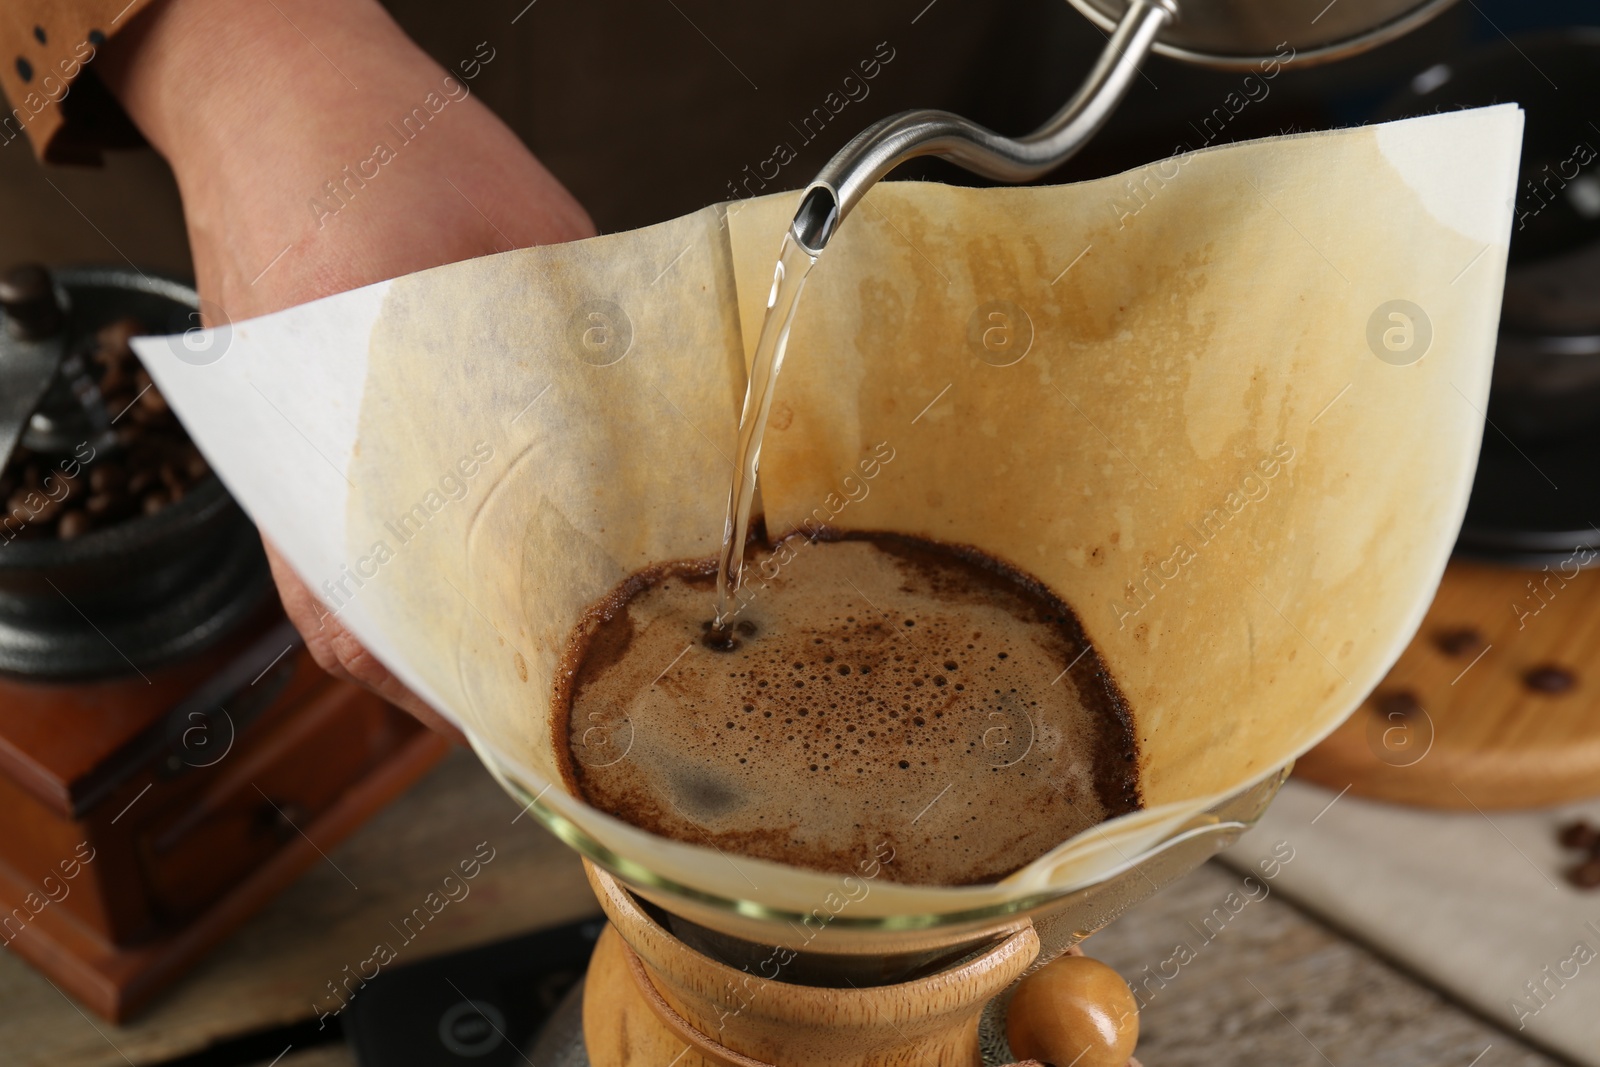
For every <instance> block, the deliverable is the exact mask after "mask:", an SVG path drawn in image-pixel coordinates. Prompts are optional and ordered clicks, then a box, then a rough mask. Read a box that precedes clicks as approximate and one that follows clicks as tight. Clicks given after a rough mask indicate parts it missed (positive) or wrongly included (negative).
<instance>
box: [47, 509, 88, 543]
mask: <svg viewBox="0 0 1600 1067" xmlns="http://www.w3.org/2000/svg"><path fill="white" fill-rule="evenodd" d="M90 525H91V523H90V522H89V516H88V515H86V514H85V513H83V512H82V511H77V510H73V511H68V512H66V513H65V514H63V515H62V516H61V521H59V522H57V523H56V536H58V537H60V538H61V540H63V541H71V540H73V539H74V538H78V537H82V536H83V535H84V534H86V533H88V532H89V528H90Z"/></svg>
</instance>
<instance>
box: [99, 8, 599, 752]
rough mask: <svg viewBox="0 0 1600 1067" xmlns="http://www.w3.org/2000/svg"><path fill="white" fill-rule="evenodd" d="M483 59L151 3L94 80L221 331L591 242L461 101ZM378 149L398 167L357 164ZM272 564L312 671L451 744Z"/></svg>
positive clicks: (385, 38) (536, 169)
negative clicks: (177, 235) (125, 126)
mask: <svg viewBox="0 0 1600 1067" xmlns="http://www.w3.org/2000/svg"><path fill="white" fill-rule="evenodd" d="M302 31H303V32H302ZM477 53H478V54H475V55H471V56H463V57H461V59H462V61H463V66H461V67H459V68H458V69H456V70H453V71H449V72H447V71H445V70H444V69H443V68H441V67H439V66H438V65H437V64H436V63H434V62H433V61H432V60H431V59H429V58H428V57H427V56H426V55H425V54H423V52H422V51H421V49H419V48H418V47H417V46H416V45H415V44H413V43H412V42H411V41H410V40H409V39H408V38H407V37H406V36H405V34H404V33H402V32H401V30H400V28H399V27H398V26H396V25H395V24H394V22H393V21H392V20H391V19H390V18H389V16H388V14H387V13H385V12H384V11H383V9H382V8H381V7H380V6H379V5H378V3H377V2H376V0H343V2H339V3H327V2H326V0H273V2H272V3H259V2H251V0H231V2H222V0H164V2H162V3H158V4H156V5H154V6H153V7H152V8H150V9H147V10H145V11H143V12H141V13H140V14H139V15H138V16H137V17H136V18H135V20H134V22H133V23H132V24H131V25H130V26H128V27H127V28H126V29H125V30H124V31H123V32H122V33H120V34H118V35H117V36H116V37H115V38H113V39H112V40H111V41H109V42H108V43H107V44H106V45H105V46H104V48H103V49H102V52H101V55H100V56H99V58H98V59H97V60H96V66H97V68H98V69H99V71H100V74H101V77H102V78H103V80H104V81H105V82H106V84H107V86H108V87H109V88H110V89H111V91H112V92H113V93H115V94H116V95H117V97H118V98H119V99H120V100H121V101H122V103H123V106H124V107H125V108H126V109H127V111H128V114H129V115H130V116H131V117H132V118H133V120H134V122H136V123H137V124H138V125H139V127H140V129H141V130H143V131H144V134H145V136H146V137H147V138H148V139H149V141H150V143H151V144H152V145H154V146H155V147H156V149H157V150H158V151H160V152H161V154H162V155H164V156H165V157H166V159H167V161H168V162H169V163H170V164H171V166H172V169H173V173H174V174H175V175H176V176H177V180H178V188H179V190H180V191H181V193H182V195H183V206H184V218H185V221H186V223H187V225H188V231H189V244H190V247H191V249H192V252H193V255H194V264H195V275H196V279H197V283H198V289H199V292H200V297H201V301H202V306H203V308H202V311H203V314H205V315H207V316H208V317H209V318H217V317H219V316H225V317H226V319H227V320H229V321H233V320H239V319H246V318H250V317H252V316H255V315H262V314H265V313H267V312H270V311H277V310H279V309H281V308H285V307H289V306H291V305H294V304H300V303H304V302H306V301H308V300H314V299H316V298H318V297H322V296H327V295H329V294H332V293H339V292H344V291H345V290H347V289H354V288H357V287H359V286H362V285H367V284H370V283H372V282H377V281H382V280H384V279H386V278H393V277H397V276H399V275H403V274H409V273H411V272H413V271H417V270H422V269H424V268H427V267H433V266H438V265H439V264H442V263H453V262H456V261H457V260H462V259H469V258H472V257H474V256H481V255H487V254H489V253H492V252H503V251H508V250H510V249H512V248H522V247H526V246H529V245H536V244H551V243H556V242H561V241H571V240H576V239H578V238H582V237H588V236H591V235H593V233H594V225H593V223H591V222H590V221H589V217H588V215H587V214H586V213H585V212H584V210H583V208H582V207H580V206H579V205H578V203H577V201H575V200H574V199H573V198H572V196H571V195H570V194H569V193H567V191H566V190H565V189H563V188H562V187H561V185H560V183H559V182H557V181H556V179H555V178H554V177H553V176H551V174H550V172H549V171H547V170H545V169H544V167H543V166H541V165H540V163H539V161H538V160H537V159H535V158H534V157H533V155H532V154H531V153H529V152H528V150H527V149H526V148H525V147H524V146H523V145H522V143H521V142H520V141H518V140H517V138H516V135H514V134H513V133H512V132H511V131H510V130H509V129H507V128H506V126H505V125H504V124H503V123H501V122H500V120H499V119H497V118H496V117H495V116H494V115H493V114H492V113H491V112H490V111H489V109H488V108H486V107H485V106H483V105H482V104H481V103H479V101H478V99H477V97H476V96H473V95H470V93H471V88H472V81H471V79H470V78H469V77H468V74H469V73H474V74H475V73H477V72H479V71H481V69H482V66H483V63H484V57H485V56H488V57H490V58H489V62H491V63H492V62H493V61H494V59H495V58H498V57H499V52H498V49H497V48H496V43H495V42H494V41H486V42H485V44H484V45H483V46H480V47H479V49H478V50H477ZM500 61H501V62H506V61H507V60H506V59H504V58H501V59H500ZM430 94H432V99H431V100H430V99H429V97H430ZM439 101H444V103H443V106H442V107H441V106H440V104H439ZM430 104H431V106H429V105H430ZM415 108H424V114H426V115H427V116H428V121H427V122H426V123H425V124H424V125H422V126H421V132H420V133H416V134H414V135H413V137H412V139H409V140H404V139H402V136H401V135H400V133H398V132H397V130H396V127H397V126H399V124H400V122H401V120H402V118H403V117H404V116H407V115H410V114H411V113H412V111H413V109H415ZM435 109H437V110H436V111H435ZM391 123H393V124H394V125H393V126H391ZM380 142H382V143H384V144H386V145H387V146H388V148H389V149H390V155H391V158H390V159H389V160H388V161H387V162H385V163H381V164H376V163H371V162H368V161H370V160H373V159H374V149H375V146H376V145H377V144H379V143H380ZM346 168H348V170H347V169H346ZM374 170H376V171H377V173H376V174H375V175H374V174H373V171H374ZM351 175H354V180H352V178H351ZM330 182H331V183H334V184H333V186H332V187H330V186H329V184H328V183H330ZM317 205H320V207H319V206H317ZM267 555H268V559H269V560H270V562H271V564H272V573H273V577H274V579H275V580H276V581H277V583H278V592H279V594H280V596H281V597H282V599H283V604H284V609H285V611H286V612H287V613H288V615H289V618H290V619H291V620H293V622H294V624H295V626H296V628H298V629H299V631H300V633H301V634H302V635H303V636H304V637H305V640H306V645H307V647H308V648H309V649H310V650H311V653H312V655H313V656H314V657H315V658H316V661H317V663H318V664H319V665H321V666H322V667H323V669H325V670H327V671H328V672H329V673H331V674H334V675H335V676H338V677H342V678H346V679H349V680H353V681H356V682H359V683H361V684H363V685H365V686H367V687H368V688H370V689H372V690H374V691H375V692H377V693H378V694H379V695H380V696H382V697H384V698H385V699H387V700H389V701H391V702H392V703H394V704H396V705H398V706H400V707H402V708H404V709H405V710H407V711H409V712H411V713H412V714H414V715H416V716H417V717H418V718H420V719H422V720H423V721H424V722H427V723H428V724H429V725H430V726H433V727H435V728H436V729H441V730H443V731H444V732H446V733H450V734H452V735H453V736H455V737H457V738H458V739H459V738H460V734H459V731H456V730H455V729H454V728H453V727H451V726H450V725H449V724H448V723H447V722H445V720H443V719H442V718H441V717H440V716H439V715H438V714H437V713H435V712H434V711H433V710H432V709H430V708H429V707H428V706H427V705H426V704H424V703H423V701H422V700H421V699H420V698H418V697H417V696H416V695H415V694H413V693H412V692H410V691H409V690H408V689H406V688H405V687H404V686H403V685H401V684H400V683H399V681H397V680H396V679H395V678H394V676H393V675H392V674H390V673H389V671H388V669H387V668H386V667H384V666H383V664H381V663H379V662H378V661H377V660H376V659H375V658H373V656H372V655H371V653H369V652H368V651H367V650H366V649H365V648H363V647H362V646H361V644H360V642H358V641H357V640H356V639H355V638H354V637H353V636H352V635H351V634H350V633H349V632H348V631H347V630H345V629H344V628H343V627H342V626H341V625H340V624H339V621H338V619H337V618H336V617H335V616H334V615H332V614H331V613H330V612H328V611H327V610H326V609H324V608H322V607H321V606H320V605H319V603H318V601H317V600H316V598H315V596H314V595H313V594H312V593H311V591H310V590H309V589H308V588H307V587H306V585H305V584H304V583H303V582H302V581H301V580H300V578H299V577H298V576H297V575H296V574H295V573H294V571H293V570H292V569H291V568H290V567H289V565H288V564H287V563H286V562H285V561H284V559H283V558H282V557H281V556H280V555H279V554H278V553H277V552H276V551H274V550H273V548H272V546H271V545H270V544H268V545H267Z"/></svg>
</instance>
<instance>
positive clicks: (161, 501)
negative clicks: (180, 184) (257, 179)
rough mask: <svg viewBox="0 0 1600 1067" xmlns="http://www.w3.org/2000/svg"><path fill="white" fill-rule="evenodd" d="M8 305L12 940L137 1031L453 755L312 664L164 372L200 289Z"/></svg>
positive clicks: (6, 665)
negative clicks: (381, 811) (144, 362)
mask: <svg viewBox="0 0 1600 1067" xmlns="http://www.w3.org/2000/svg"><path fill="white" fill-rule="evenodd" d="M0 307H3V310H4V325H3V327H0V501H4V504H5V513H4V514H3V515H0V827H3V828H4V829H3V831H0V940H3V941H4V943H5V947H6V948H8V949H10V950H11V951H14V952H17V953H18V954H20V955H21V956H22V957H23V958H25V959H27V960H28V961H29V962H31V963H32V964H33V965H34V966H35V967H38V968H39V969H40V970H41V971H43V972H44V973H45V974H46V975H47V976H48V977H49V978H50V980H51V981H53V982H54V983H55V984H56V985H57V986H58V987H60V988H61V989H63V990H64V991H66V992H68V993H70V994H72V995H73V996H74V997H76V998H77V999H78V1000H79V1001H80V1002H81V1003H82V1004H84V1005H85V1006H87V1007H89V1008H90V1009H92V1010H94V1011H95V1012H97V1013H99V1014H100V1015H102V1016H104V1017H106V1018H108V1019H112V1020H114V1021H120V1020H122V1019H124V1018H126V1017H127V1016H128V1015H129V1014H130V1013H132V1012H134V1011H136V1010H137V1009H138V1008H139V1007H140V1006H141V1005H143V1004H144V1003H146V1002H147V1001H148V1000H149V999H150V998H151V997H152V996H154V995H155V994H156V993H157V992H158V991H159V990H160V989H161V988H162V987H164V986H165V985H166V984H168V983H170V982H171V981H172V980H173V979H175V978H176V977H177V976H178V975H179V974H181V973H182V972H183V970H185V969H186V968H187V967H189V966H191V965H192V964H193V963H194V962H195V961H197V960H198V959H199V958H200V956H201V955H202V954H203V953H204V952H205V951H207V950H208V949H209V948H210V947H211V946H213V945H215V944H216V943H217V942H218V941H220V940H221V939H222V938H223V937H224V936H225V935H226V934H227V933H228V932H229V931H231V930H232V929H234V928H235V927H236V926H238V925H239V924H240V923H241V922H243V921H244V920H245V919H246V918H248V917H249V915H250V914H251V913H253V912H254V911H255V910H256V909H258V908H260V907H261V906H262V905H264V904H265V903H266V902H267V901H268V900H270V899H271V898H272V896H273V895H274V894H275V893H277V892H278V891H280V890H281V889H283V888H284V887H286V886H287V885H288V884H289V883H290V882H292V881H293V880H294V879H295V878H296V877H298V876H299V874H300V873H301V872H302V871H303V870H305V869H306V868H307V867H308V866H310V865H311V864H312V863H315V862H317V861H318V853H317V851H316V849H317V847H318V846H319V845H320V847H322V848H329V847H331V846H332V843H333V842H334V841H336V840H338V839H339V838H340V837H342V836H343V835H345V834H347V833H349V832H350V831H351V830H352V829H354V828H355V826H357V825H358V824H359V823H360V822H361V821H362V820H363V819H364V818H366V817H367V816H368V815H370V814H371V813H373V812H374V811H375V810H377V809H378V808H379V807H381V806H382V805H383V804H384V803H386V802H387V801H388V800H389V799H390V798H392V797H394V796H395V795H397V794H398V793H399V792H400V791H401V790H403V789H404V788H405V787H406V786H407V785H409V784H410V783H411V782H412V781H414V780H415V779H416V778H417V777H419V776H420V775H421V774H422V773H423V772H424V771H425V770H426V769H427V768H428V767H429V766H431V765H432V764H433V763H434V762H435V761H436V760H437V759H438V758H439V757H440V756H441V755H443V752H444V750H445V748H446V747H447V742H445V741H444V740H443V739H442V738H440V737H438V736H436V735H434V734H432V733H431V732H430V731H428V730H426V729H423V728H421V727H420V726H419V724H418V723H417V722H416V721H415V720H414V719H412V718H411V717H410V716H408V715H405V714H402V713H401V712H399V711H397V710H395V709H394V708H391V707H389V706H388V705H386V704H385V703H383V702H382V701H381V700H379V699H378V698H377V697H375V696H372V695H371V694H368V693H366V692H364V691H362V690H360V689H358V688H356V687H355V686H353V685H349V684H347V683H344V682H340V681H337V680H335V679H333V678H331V677H329V676H328V675H326V674H325V673H323V672H322V671H321V670H320V669H318V668H317V666H316V664H315V663H314V662H312V660H311V657H310V655H309V654H308V653H307V652H306V650H305V648H304V646H303V644H302V642H301V640H300V638H299V636H298V635H297V634H296V632H295V630H294V628H293V627H292V626H291V625H290V624H289V622H288V620H287V619H286V618H284V616H283V614H282V611H281V609H280V608H279V607H278V603H277V598H276V597H275V596H274V595H273V592H272V583H271V580H270V576H269V574H268V571H267V565H266V558H265V556H264V555H263V553H262V550H261V543H260V540H259V538H258V537H257V536H256V533H255V530H254V528H253V527H252V526H251V525H250V523H249V521H248V520H247V519H246V518H245V516H244V514H243V512H241V511H240V510H239V508H238V506H237V505H236V504H235V503H234V501H233V499H232V498H231V497H230V496H229V495H228V493H227V491H226V490H225V489H224V488H223V486H222V483H221V482H220V481H219V480H218V479H217V478H216V477H215V475H213V474H211V473H210V472H209V470H208V469H207V468H206V465H205V463H204V461H203V460H202V459H201V458H200V456H199V453H198V452H197V451H195V450H194V448H193V446H192V445H190V444H189V443H188V439H187V435H186V434H185V433H184V431H183V428H182V427H181V425H179V424H178V422H177V421H176V418H175V417H174V416H173V415H172V414H171V412H170V411H168V410H167V409H166V407H165V404H164V402H163V401H162V400H161V397H160V394H159V392H158V391H156V390H155V389H154V387H153V386H152V385H151V384H150V383H149V380H148V378H147V377H145V376H144V372H143V370H142V368H140V367H139V365H138V363H137V360H136V358H135V357H134V356H133V354H132V352H131V350H130V349H129V347H128V344H127V340H128V337H129V336H130V335H131V334H133V333H157V334H178V335H183V333H184V330H185V329H186V328H188V327H192V326H195V325H196V324H197V321H198V316H197V313H196V307H197V302H196V297H195V294H194V291H193V290H192V289H189V288H187V287H186V286H183V285H180V284H177V283H175V282H171V281H168V280H165V279H162V278H155V277H151V276H148V275H145V274H143V273H141V272H139V271H137V270H132V269H122V268H95V269H67V270H59V271H56V272H54V273H53V274H52V273H51V272H47V271H46V270H44V269H43V268H41V267H37V266H23V267H18V268H15V269H12V270H10V271H8V272H6V273H5V274H4V275H0ZM197 335H198V331H196V332H195V333H193V334H189V335H187V337H188V339H189V340H190V341H192V339H193V338H194V337H195V336H197ZM175 343H184V342H183V341H182V340H179V341H176V342H175ZM224 345H225V342H224ZM223 354H224V352H223V351H221V350H219V349H218V346H217V345H215V344H213V345H212V346H211V347H210V348H205V349H201V348H193V349H188V350H186V355H187V356H188V357H189V358H191V359H192V360H196V361H210V360H214V359H216V358H220V357H221V356H222V355H223ZM313 841H315V842H317V844H313V843H312V842H313Z"/></svg>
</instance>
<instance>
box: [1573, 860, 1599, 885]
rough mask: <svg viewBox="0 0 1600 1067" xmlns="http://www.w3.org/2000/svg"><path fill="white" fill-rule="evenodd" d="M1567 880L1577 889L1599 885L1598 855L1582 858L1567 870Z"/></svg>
mask: <svg viewBox="0 0 1600 1067" xmlns="http://www.w3.org/2000/svg"><path fill="white" fill-rule="evenodd" d="M1567 881H1569V882H1571V883H1572V884H1573V885H1575V886H1577V887H1578V888H1579V889H1594V888H1597V887H1600V857H1596V858H1594V859H1589V860H1584V861H1583V862H1582V863H1580V864H1578V865H1577V866H1576V867H1574V868H1572V869H1571V870H1570V871H1568V872H1567Z"/></svg>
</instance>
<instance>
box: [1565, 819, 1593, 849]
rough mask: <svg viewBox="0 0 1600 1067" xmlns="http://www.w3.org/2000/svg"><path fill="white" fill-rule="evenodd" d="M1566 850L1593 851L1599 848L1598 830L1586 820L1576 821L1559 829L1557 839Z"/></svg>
mask: <svg viewBox="0 0 1600 1067" xmlns="http://www.w3.org/2000/svg"><path fill="white" fill-rule="evenodd" d="M1559 840H1560V841H1561V844H1562V845H1563V846H1565V847H1567V848H1581V849H1587V850H1591V851H1592V850H1594V849H1595V848H1600V828H1597V827H1596V826H1595V825H1594V824H1593V823H1591V822H1589V820H1587V819H1577V820H1575V821H1573V822H1569V823H1567V825H1565V826H1563V827H1562V828H1561V836H1560V838H1559Z"/></svg>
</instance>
